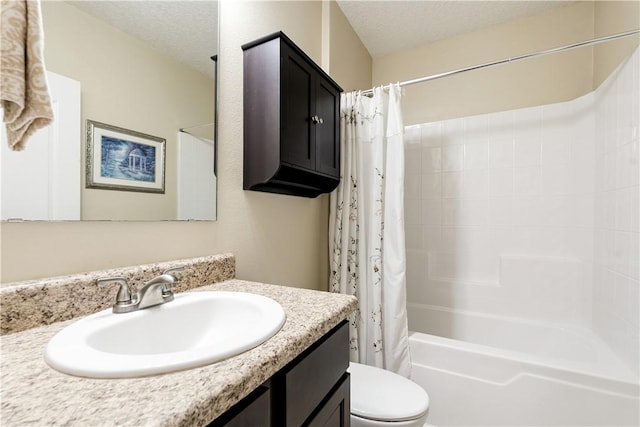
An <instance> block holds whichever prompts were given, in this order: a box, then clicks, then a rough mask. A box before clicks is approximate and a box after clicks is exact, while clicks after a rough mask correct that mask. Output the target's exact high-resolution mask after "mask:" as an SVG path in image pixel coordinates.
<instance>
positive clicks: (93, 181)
mask: <svg viewBox="0 0 640 427" xmlns="http://www.w3.org/2000/svg"><path fill="white" fill-rule="evenodd" d="M165 146H166V140H165V139H162V138H158V137H156V136H151V135H145V134H144V133H140V132H135V131H132V130H128V129H123V128H119V127H116V126H111V125H107V124H104V123H99V122H95V121H93V120H87V168H86V172H87V180H86V187H87V188H100V189H105V190H121V191H142V192H146V193H164V165H165Z"/></svg>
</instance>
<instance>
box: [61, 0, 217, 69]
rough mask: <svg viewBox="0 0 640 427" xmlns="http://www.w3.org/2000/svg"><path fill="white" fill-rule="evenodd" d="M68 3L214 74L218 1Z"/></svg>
mask: <svg viewBox="0 0 640 427" xmlns="http://www.w3.org/2000/svg"><path fill="white" fill-rule="evenodd" d="M67 3H70V4H72V5H74V6H76V7H78V8H79V9H82V10H83V11H85V12H87V13H89V14H91V15H94V16H95V17H97V18H99V19H100V20H102V21H105V22H107V23H108V24H110V25H112V26H114V27H116V28H119V29H121V30H122V31H125V32H127V33H129V34H131V35H133V36H134V37H137V38H139V39H142V40H144V41H146V42H147V43H149V44H150V45H151V46H153V47H154V48H155V49H157V50H159V51H161V52H164V53H165V54H166V55H167V56H170V57H173V58H175V59H177V60H178V61H181V62H184V63H187V64H189V65H190V66H191V67H192V68H195V69H196V70H198V71H200V72H201V73H203V74H206V75H208V76H211V77H213V73H214V64H213V62H212V61H211V56H213V55H215V54H217V53H218V2H217V1H212V0H207V1H187V0H173V1H150V0H137V1H84V0H83V1H68V2H67Z"/></svg>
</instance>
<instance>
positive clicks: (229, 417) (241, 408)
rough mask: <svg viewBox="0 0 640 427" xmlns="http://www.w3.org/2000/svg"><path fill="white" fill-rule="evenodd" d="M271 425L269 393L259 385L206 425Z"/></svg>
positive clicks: (251, 426) (259, 426)
mask: <svg viewBox="0 0 640 427" xmlns="http://www.w3.org/2000/svg"><path fill="white" fill-rule="evenodd" d="M269 426H271V393H270V390H269V388H268V387H266V386H260V387H258V388H257V389H256V390H254V391H253V392H251V394H249V396H247V397H245V398H244V399H243V400H241V401H240V402H239V403H238V404H236V405H235V406H233V407H232V408H231V409H229V410H228V411H227V412H225V413H224V414H223V415H222V416H221V417H220V418H218V419H216V420H215V421H213V422H212V423H210V424H209V425H208V426H207V427H269Z"/></svg>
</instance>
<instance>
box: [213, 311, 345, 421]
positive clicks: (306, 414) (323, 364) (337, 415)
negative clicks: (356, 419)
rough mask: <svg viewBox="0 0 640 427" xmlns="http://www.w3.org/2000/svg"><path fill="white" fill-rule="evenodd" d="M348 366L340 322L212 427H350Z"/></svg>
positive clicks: (342, 326)
mask: <svg viewBox="0 0 640 427" xmlns="http://www.w3.org/2000/svg"><path fill="white" fill-rule="evenodd" d="M348 367H349V327H348V324H347V322H346V321H344V322H342V323H341V324H340V325H338V326H336V327H335V328H334V329H333V330H331V331H330V332H329V333H327V334H326V335H325V336H323V337H322V338H321V339H320V340H318V341H317V342H316V343H314V344H313V345H312V346H311V347H310V348H308V349H307V350H306V351H304V352H303V353H302V354H301V355H300V356H298V357H297V358H295V359H294V360H293V361H291V362H290V363H289V364H287V366H285V367H284V368H283V369H282V370H280V371H279V372H278V373H276V374H275V375H274V376H273V377H271V378H270V379H269V380H268V381H267V382H266V383H265V384H263V385H262V386H260V387H259V388H258V389H256V390H254V391H253V392H252V393H251V394H249V396H247V397H246V398H244V399H243V400H242V401H240V402H239V403H237V404H236V405H235V406H234V407H232V408H231V409H230V410H229V411H227V412H226V413H224V414H223V415H222V416H220V417H219V418H218V419H216V420H215V421H214V422H213V423H211V424H210V427H222V426H225V427H244V426H251V427H258V426H259V427H269V426H273V427H276V426H277V427H301V426H310V427H312V426H313V427H320V426H323V427H349V426H350V425H351V424H350V412H351V406H350V400H349V396H350V382H349V374H348V373H347V368H348Z"/></svg>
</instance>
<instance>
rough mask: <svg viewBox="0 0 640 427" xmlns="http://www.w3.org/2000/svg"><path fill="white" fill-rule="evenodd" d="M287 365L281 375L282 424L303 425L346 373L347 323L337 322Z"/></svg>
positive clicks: (347, 359)
mask: <svg viewBox="0 0 640 427" xmlns="http://www.w3.org/2000/svg"><path fill="white" fill-rule="evenodd" d="M290 366H292V367H291V368H290V369H289V370H288V371H287V372H286V373H285V376H284V386H285V389H286V410H285V413H286V421H285V423H283V424H282V425H284V426H286V427H293V426H301V425H303V424H304V422H305V420H307V418H309V415H310V414H312V413H313V412H315V411H316V410H317V408H318V407H319V405H320V404H321V403H322V401H323V400H324V399H325V397H326V396H327V395H328V394H329V392H331V390H332V389H333V388H334V387H335V386H336V384H337V383H338V382H339V381H340V379H341V378H342V377H343V375H345V371H346V370H347V368H348V367H349V324H348V323H347V322H346V321H344V322H343V323H341V324H340V325H338V326H337V327H336V328H334V329H333V330H332V331H331V332H329V333H328V334H327V335H325V336H324V338H323V339H322V340H321V341H319V342H317V343H316V344H314V345H313V346H312V347H311V348H309V349H308V350H307V351H306V352H304V353H303V354H302V355H301V356H300V357H299V358H298V359H296V360H295V361H294V362H293V363H292V364H291V365H290ZM347 384H348V383H347ZM347 387H348V386H347Z"/></svg>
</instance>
